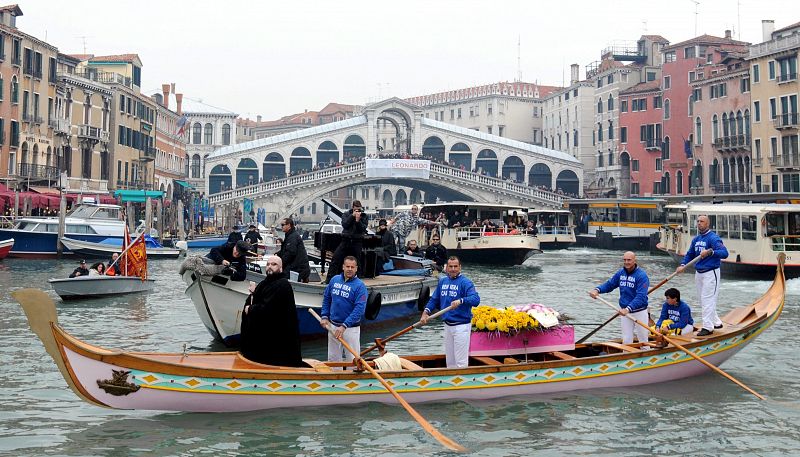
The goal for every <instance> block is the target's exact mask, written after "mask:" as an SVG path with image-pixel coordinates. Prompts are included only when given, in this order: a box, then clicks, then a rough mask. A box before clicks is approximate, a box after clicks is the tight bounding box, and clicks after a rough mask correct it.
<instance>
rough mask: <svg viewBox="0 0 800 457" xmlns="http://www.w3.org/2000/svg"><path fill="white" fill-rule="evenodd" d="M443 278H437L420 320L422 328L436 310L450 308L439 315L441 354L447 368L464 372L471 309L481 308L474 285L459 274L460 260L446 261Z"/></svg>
mask: <svg viewBox="0 0 800 457" xmlns="http://www.w3.org/2000/svg"><path fill="white" fill-rule="evenodd" d="M445 271H446V272H447V276H443V277H441V278H439V283H438V284H436V291H434V293H433V294H431V298H430V300H428V304H427V305H426V306H425V310H424V311H422V317H420V319H419V321H420V323H421V324H422V325H425V324H426V323H427V322H428V317H429V316H430V315H431V314H432V313H433V312H434V311H435V310H437V309H444V308H447V307H448V306H451V305H452V306H454V307H455V308H453V309H450V311H447V312H446V313H444V314H443V315H442V319H443V320H444V323H445V326H444V353H445V358H446V359H447V368H464V367H466V366H467V365H468V364H469V336H470V332H471V331H472V308H473V307H474V306H478V305H480V304H481V297H480V295H478V292H477V291H476V290H475V284H473V283H472V281H470V280H469V278H467V277H466V276H464V275H462V274H461V260H459V258H458V257H456V256H451V257H450V258H448V259H447V266H446V267H445Z"/></svg>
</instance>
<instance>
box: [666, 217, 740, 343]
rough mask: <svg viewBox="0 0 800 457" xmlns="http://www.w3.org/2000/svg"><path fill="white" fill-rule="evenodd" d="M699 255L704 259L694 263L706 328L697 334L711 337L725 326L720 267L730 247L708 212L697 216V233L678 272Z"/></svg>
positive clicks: (696, 283)
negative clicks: (721, 314)
mask: <svg viewBox="0 0 800 457" xmlns="http://www.w3.org/2000/svg"><path fill="white" fill-rule="evenodd" d="M697 256H700V260H698V261H697V263H696V264H695V266H694V270H695V274H694V283H695V286H696V287H697V298H698V300H700V306H702V309H703V328H702V329H701V330H700V331H699V332H697V336H708V335H711V334H712V333H714V329H721V328H722V320H721V319H720V318H719V315H718V314H717V298H719V286H720V280H721V279H722V275H721V273H720V268H719V267H720V264H721V263H722V262H721V261H722V259H727V258H728V249H727V248H726V247H725V245H724V244H722V239H720V237H719V235H717V234H716V233H715V232H713V231H712V230H711V227H710V223H709V219H708V216H706V215H701V216H698V217H697V236H695V237H694V238H693V239H692V242H691V243H689V249H687V250H686V255H685V256H683V260H682V261H681V264H680V265H679V266H678V268H676V269H675V271H676V272H678V273H682V272H683V271H684V270H685V269H686V264H688V263H689V262H691V261H692V259H694V258H695V257H697Z"/></svg>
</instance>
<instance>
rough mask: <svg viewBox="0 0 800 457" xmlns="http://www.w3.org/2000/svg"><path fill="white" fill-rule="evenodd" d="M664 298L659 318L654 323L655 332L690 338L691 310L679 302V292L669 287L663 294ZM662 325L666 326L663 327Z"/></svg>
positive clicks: (692, 329)
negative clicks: (672, 333) (671, 333)
mask: <svg viewBox="0 0 800 457" xmlns="http://www.w3.org/2000/svg"><path fill="white" fill-rule="evenodd" d="M664 298H665V301H664V304H663V305H662V306H661V316H660V317H659V318H658V320H657V321H656V326H655V327H656V330H658V331H659V333H662V334H668V333H670V332H674V333H675V334H676V335H681V336H686V335H689V336H691V334H692V332H694V319H692V309H691V308H689V305H687V304H686V302H685V301H683V300H681V291H679V290H678V289H676V288H674V287H670V288H669V289H667V290H666V292H664ZM664 323H666V324H667V325H664ZM662 327H663V328H662Z"/></svg>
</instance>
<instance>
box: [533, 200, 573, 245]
mask: <svg viewBox="0 0 800 457" xmlns="http://www.w3.org/2000/svg"><path fill="white" fill-rule="evenodd" d="M528 220H531V221H533V223H534V225H535V226H536V230H537V234H536V238H538V239H539V245H540V246H541V248H542V250H543V251H546V250H550V249H564V248H568V247H570V246H572V245H573V244H575V222H574V217H573V216H572V213H571V212H569V210H566V209H529V210H528Z"/></svg>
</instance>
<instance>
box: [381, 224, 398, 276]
mask: <svg viewBox="0 0 800 457" xmlns="http://www.w3.org/2000/svg"><path fill="white" fill-rule="evenodd" d="M388 225H389V224H388V223H387V222H386V219H381V220H380V221H378V232H377V235H379V236H380V237H381V247H382V248H383V256H382V257H381V271H385V270H384V269H383V266H384V265H386V263H388V262H389V261H390V260H391V257H392V256H393V255H397V244H396V243H395V240H394V235H393V234H392V232H391V231H389V230H388V229H387V227H388Z"/></svg>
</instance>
